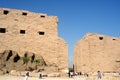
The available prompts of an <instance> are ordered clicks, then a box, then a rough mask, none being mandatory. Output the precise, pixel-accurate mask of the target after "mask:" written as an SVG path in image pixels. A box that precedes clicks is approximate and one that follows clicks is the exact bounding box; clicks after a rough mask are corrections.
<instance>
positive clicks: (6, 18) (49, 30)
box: [0, 8, 68, 70]
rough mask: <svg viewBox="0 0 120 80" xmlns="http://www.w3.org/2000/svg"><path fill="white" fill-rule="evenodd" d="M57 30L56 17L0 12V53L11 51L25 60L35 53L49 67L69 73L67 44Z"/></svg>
mask: <svg viewBox="0 0 120 80" xmlns="http://www.w3.org/2000/svg"><path fill="white" fill-rule="evenodd" d="M57 27H58V18H57V16H48V15H47V14H42V13H33V12H29V11H25V10H15V9H7V8H0V53H2V52H4V51H5V50H12V51H16V52H17V53H18V54H19V55H20V56H24V54H25V53H26V52H32V53H34V54H36V55H41V56H42V57H43V59H44V60H45V62H46V64H47V66H57V67H58V68H60V69H61V70H67V69H68V61H67V59H68V55H67V54H68V51H67V50H68V49H67V43H66V42H65V41H64V40H63V39H61V38H59V37H58V28H57ZM59 62H60V63H59Z"/></svg>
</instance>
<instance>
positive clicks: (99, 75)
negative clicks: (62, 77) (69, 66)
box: [68, 71, 102, 80]
mask: <svg viewBox="0 0 120 80" xmlns="http://www.w3.org/2000/svg"><path fill="white" fill-rule="evenodd" d="M68 75H69V78H72V77H73V76H76V75H82V73H81V72H79V73H75V72H72V71H70V72H69V73H68ZM84 75H85V76H87V77H88V74H84ZM97 77H98V80H101V78H102V74H101V72H100V71H98V72H97Z"/></svg>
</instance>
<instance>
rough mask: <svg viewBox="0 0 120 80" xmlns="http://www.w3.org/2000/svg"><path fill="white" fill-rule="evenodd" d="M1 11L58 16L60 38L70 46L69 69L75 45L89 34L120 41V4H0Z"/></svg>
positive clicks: (15, 0) (3, 0)
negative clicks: (116, 38)
mask: <svg viewBox="0 0 120 80" xmlns="http://www.w3.org/2000/svg"><path fill="white" fill-rule="evenodd" d="M0 8H13V9H19V10H21V9H22V10H28V11H31V12H37V13H46V14H48V15H53V16H58V18H59V24H58V34H59V37H62V38H64V39H65V40H66V42H67V44H68V48H69V64H70V66H71V65H72V60H73V52H74V44H75V43H76V42H77V41H78V40H80V39H81V38H82V37H83V36H84V35H85V34H86V33H89V32H91V33H98V34H105V35H109V36H114V37H120V0H0Z"/></svg>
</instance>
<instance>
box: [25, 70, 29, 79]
mask: <svg viewBox="0 0 120 80" xmlns="http://www.w3.org/2000/svg"><path fill="white" fill-rule="evenodd" d="M28 77H29V72H27V73H26V74H25V80H28Z"/></svg>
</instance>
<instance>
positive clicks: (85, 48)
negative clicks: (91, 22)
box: [74, 33, 120, 73]
mask: <svg viewBox="0 0 120 80" xmlns="http://www.w3.org/2000/svg"><path fill="white" fill-rule="evenodd" d="M119 48H120V38H115V37H109V36H106V35H100V34H95V33H89V34H86V35H85V36H84V37H83V38H82V39H81V40H79V41H78V42H77V43H76V44H75V46H74V69H75V71H76V72H84V73H92V72H97V71H98V70H100V71H102V72H118V71H120V49H119Z"/></svg>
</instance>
